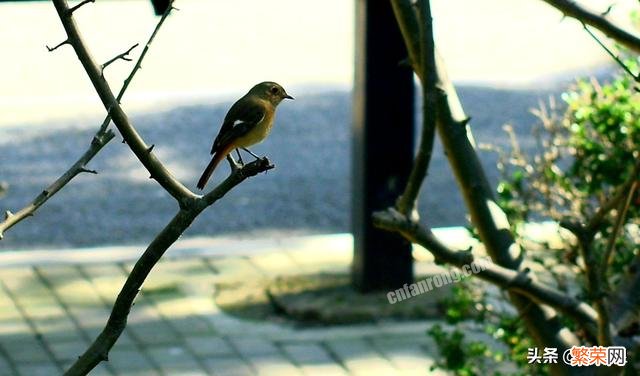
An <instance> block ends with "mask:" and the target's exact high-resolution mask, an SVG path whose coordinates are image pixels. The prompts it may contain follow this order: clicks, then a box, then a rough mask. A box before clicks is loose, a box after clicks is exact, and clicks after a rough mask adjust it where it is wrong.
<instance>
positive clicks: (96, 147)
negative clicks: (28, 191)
mask: <svg viewBox="0 0 640 376" xmlns="http://www.w3.org/2000/svg"><path fill="white" fill-rule="evenodd" d="M85 3H86V2H85ZM76 7H78V5H76ZM170 10H171V7H170V9H168V11H167V12H165V13H164V14H163V15H162V17H161V18H160V20H159V21H158V23H157V24H156V27H155V29H154V30H153V32H152V33H151V36H150V37H149V39H148V40H147V43H146V44H145V46H144V49H143V50H142V53H140V56H139V57H138V60H137V61H136V64H135V66H134V67H133V68H132V69H131V72H130V73H129V76H128V77H127V79H126V80H125V81H124V84H123V86H122V87H121V88H120V91H119V92H118V97H117V100H118V102H120V100H122V97H123V96H124V94H125V92H126V91H127V88H128V87H129V84H130V83H131V82H132V81H133V78H134V76H135V75H136V73H137V72H138V70H139V69H140V67H141V65H142V61H143V60H144V58H145V56H146V54H147V51H148V50H149V47H150V46H151V43H152V42H153V40H154V39H155V37H156V35H157V33H158V31H159V30H160V27H161V26H162V24H163V23H164V21H165V20H166V19H167V17H168V15H169V12H170ZM63 44H69V39H67V40H65V41H64V42H62V43H60V44H58V45H57V46H56V47H54V48H49V47H48V46H47V48H48V49H49V50H50V51H53V50H55V49H56V48H58V47H60V46H62V45H63ZM110 122H111V111H110V110H109V111H107V116H105V118H104V120H103V122H102V125H101V126H100V129H99V130H98V131H97V132H96V134H95V135H94V136H93V139H92V140H91V143H90V145H89V148H88V149H87V150H86V151H85V152H84V153H83V154H82V156H80V158H78V160H77V161H76V162H75V163H74V164H73V165H72V166H71V167H70V168H69V169H68V170H67V171H65V172H64V173H63V174H62V175H61V176H60V177H59V178H58V179H56V180H55V181H54V182H53V183H51V184H50V185H49V186H48V187H47V188H46V189H44V191H43V192H42V193H41V194H39V195H38V196H37V197H36V198H35V199H34V200H32V201H31V202H30V203H29V204H28V205H27V206H25V207H24V208H22V209H20V210H18V211H17V212H16V213H15V214H14V213H11V212H10V211H6V213H8V214H7V215H5V218H4V220H3V221H2V222H0V239H2V237H3V235H4V232H6V231H7V230H8V229H10V228H11V227H13V226H15V225H16V224H18V223H19V222H21V221H22V220H24V219H25V218H28V217H31V216H33V215H34V213H35V212H36V210H38V208H39V207H40V206H42V205H43V204H44V203H45V202H47V200H49V199H50V198H51V197H53V196H54V195H55V194H56V193H57V192H58V191H59V190H60V189H62V188H63V187H64V186H65V185H67V184H68V183H69V182H70V181H71V180H73V178H75V177H76V176H77V175H78V174H80V173H81V172H88V173H96V171H94V170H88V169H87V168H86V165H87V164H88V163H89V161H91V160H92V159H93V157H95V156H96V155H97V154H98V152H99V151H100V150H102V148H103V147H104V146H105V145H106V144H108V143H109V142H110V141H111V140H112V139H113V138H114V136H115V134H114V133H113V131H111V130H107V128H108V126H109V123H110ZM45 192H46V194H45Z"/></svg>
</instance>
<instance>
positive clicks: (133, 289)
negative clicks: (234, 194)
mask: <svg viewBox="0 0 640 376" xmlns="http://www.w3.org/2000/svg"><path fill="white" fill-rule="evenodd" d="M272 168H273V165H272V164H271V163H269V161H268V160H267V159H266V158H263V159H258V160H255V161H253V162H251V163H249V164H247V165H244V166H243V167H242V168H240V169H238V170H236V171H234V172H232V173H231V175H230V176H229V177H228V178H227V179H225V180H224V181H223V182H222V183H220V184H219V185H218V186H217V187H215V188H214V189H213V190H212V191H211V192H209V193H208V194H207V195H205V196H204V197H202V198H200V199H197V200H196V201H193V202H192V204H190V205H187V206H186V207H181V208H180V211H178V213H177V214H176V215H175V216H174V217H173V219H171V221H170V222H169V223H168V224H167V225H166V226H165V227H164V229H162V231H160V233H158V235H157V236H156V237H155V239H153V241H152V242H151V243H150V244H149V246H148V247H147V249H146V250H145V251H144V253H143V254H142V256H141V257H140V258H139V259H138V261H137V262H136V264H135V266H134V267H133V270H131V273H130V274H129V276H128V277H127V280H126V282H125V284H124V286H123V287H122V289H121V290H120V293H119V294H118V297H117V299H116V301H115V303H114V306H113V309H112V310H111V315H110V316H109V320H108V321H107V324H106V325H105V327H104V329H103V330H102V332H100V334H99V335H98V337H97V338H96V339H95V340H94V341H93V343H92V344H91V345H90V346H89V348H88V349H87V350H86V351H85V352H84V353H83V354H82V355H81V356H80V357H79V358H78V360H77V361H76V362H75V363H74V364H73V365H72V366H71V368H70V369H69V370H68V371H67V372H66V373H65V376H80V375H86V374H87V373H88V372H89V371H91V370H92V369H93V368H95V366H96V365H98V364H99V363H100V362H102V361H106V360H108V358H109V351H110V350H111V348H112V347H113V346H114V345H115V343H116V341H117V340H118V338H119V337H120V335H121V334H122V331H123V330H124V328H125V327H126V325H127V317H128V315H129V311H130V310H131V306H132V304H133V301H134V299H135V297H136V296H137V295H138V292H139V291H140V287H141V286H142V284H143V282H144V280H145V279H146V278H147V276H148V275H149V273H150V272H151V270H152V269H153V267H154V266H155V265H156V263H157V262H158V261H159V260H160V258H161V257H162V255H163V254H164V253H165V252H166V250H167V249H168V248H169V247H170V246H171V245H172V244H173V243H174V242H175V241H176V240H177V239H178V238H179V237H180V235H182V233H183V232H184V231H185V230H186V229H187V228H188V227H189V226H190V225H191V223H192V222H193V220H194V219H195V218H196V217H197V216H198V215H199V214H200V213H201V212H202V211H203V210H204V209H206V208H207V207H209V206H211V205H213V204H214V203H215V202H216V201H218V200H219V199H220V198H222V197H223V196H224V195H225V194H226V193H227V192H229V191H230V190H231V189H233V188H234V187H235V186H237V185H238V184H240V183H242V182H243V181H244V180H245V179H247V178H249V177H251V176H254V175H256V174H259V173H261V172H264V171H267V170H269V169H272Z"/></svg>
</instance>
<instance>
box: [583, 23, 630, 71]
mask: <svg viewBox="0 0 640 376" xmlns="http://www.w3.org/2000/svg"><path fill="white" fill-rule="evenodd" d="M582 27H583V28H584V29H585V30H586V31H587V33H588V34H589V35H590V36H591V38H593V40H595V41H596V43H598V44H599V45H600V47H602V49H603V50H605V51H606V52H607V54H609V56H611V58H612V59H613V60H614V61H615V62H616V63H617V64H618V65H619V66H620V67H621V68H622V69H623V70H624V71H625V72H627V73H628V74H629V75H630V76H631V77H633V79H634V80H635V81H636V82H637V81H638V79H639V78H638V76H636V75H635V74H633V72H632V71H631V69H629V67H628V66H627V65H626V64H625V63H624V62H623V61H622V59H620V57H619V56H618V55H616V54H614V53H613V51H611V49H610V48H609V47H607V46H606V45H605V44H604V43H603V42H602V41H601V40H600V38H598V36H597V35H595V34H594V33H593V31H591V29H589V28H588V27H587V25H585V24H584V23H583V24H582Z"/></svg>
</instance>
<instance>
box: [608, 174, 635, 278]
mask: <svg viewBox="0 0 640 376" xmlns="http://www.w3.org/2000/svg"><path fill="white" fill-rule="evenodd" d="M637 189H638V180H635V181H634V182H633V184H632V185H631V187H629V191H628V193H627V198H626V200H624V201H621V202H620V208H618V216H617V218H616V223H615V225H614V226H613V231H612V232H611V236H610V237H609V242H608V244H607V249H606V251H605V253H604V257H603V259H602V276H603V278H605V279H606V278H607V268H608V267H609V264H611V258H612V257H613V250H614V249H615V246H616V239H617V238H618V234H619V233H620V229H621V228H622V225H623V224H624V220H625V219H626V217H627V212H628V211H629V206H630V205H631V200H632V199H633V195H634V194H635V193H636V190H637Z"/></svg>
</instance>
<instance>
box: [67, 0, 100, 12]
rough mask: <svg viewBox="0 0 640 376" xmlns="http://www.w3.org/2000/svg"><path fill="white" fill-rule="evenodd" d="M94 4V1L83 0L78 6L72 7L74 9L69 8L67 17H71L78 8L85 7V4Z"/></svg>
mask: <svg viewBox="0 0 640 376" xmlns="http://www.w3.org/2000/svg"><path fill="white" fill-rule="evenodd" d="M95 2H96V0H84V1H81V2H80V4H78V5H76V6H74V7H71V8H69V10H68V11H67V16H70V15H72V14H73V12H75V11H76V10H78V9H80V7H81V6H83V5H86V4H88V3H95Z"/></svg>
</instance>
